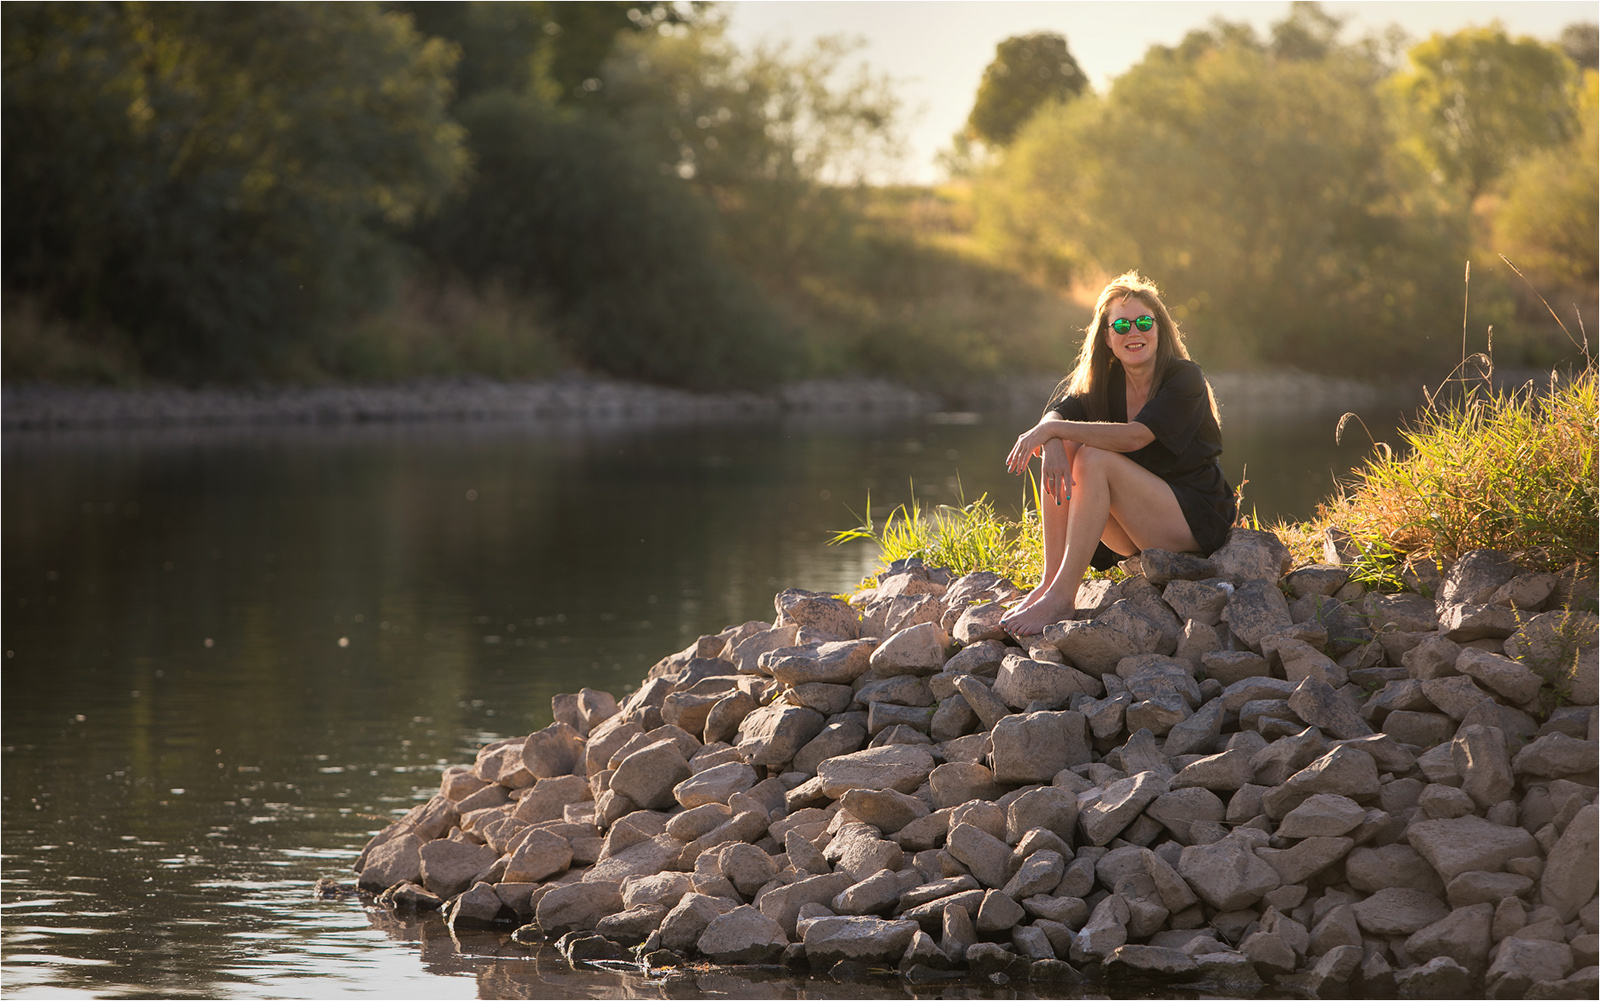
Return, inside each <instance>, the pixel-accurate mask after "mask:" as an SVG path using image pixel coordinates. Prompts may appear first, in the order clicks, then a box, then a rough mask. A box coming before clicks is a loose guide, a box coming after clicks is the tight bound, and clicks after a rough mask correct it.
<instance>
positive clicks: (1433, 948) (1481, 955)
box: [1406, 903, 1494, 971]
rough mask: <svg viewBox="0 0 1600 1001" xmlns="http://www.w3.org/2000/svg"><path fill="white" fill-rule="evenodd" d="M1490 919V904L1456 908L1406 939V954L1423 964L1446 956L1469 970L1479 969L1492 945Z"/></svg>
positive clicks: (1492, 910)
mask: <svg viewBox="0 0 1600 1001" xmlns="http://www.w3.org/2000/svg"><path fill="white" fill-rule="evenodd" d="M1493 919H1494V905H1493V904H1489V903H1481V904H1473V905H1471V906H1468V907H1458V908H1456V909H1455V910H1453V911H1451V912H1450V913H1449V914H1446V915H1445V916H1444V917H1442V918H1440V919H1439V920H1438V921H1435V922H1434V923H1433V924H1430V925H1428V926H1427V927H1425V928H1422V929H1419V930H1418V931H1416V932H1415V933H1413V934H1412V936H1411V937H1410V938H1408V939H1406V954H1407V955H1409V956H1410V957H1411V958H1412V959H1414V960H1418V961H1420V962H1424V963H1425V962H1427V961H1428V960H1430V959H1433V958H1434V957H1436V956H1448V957H1449V958H1451V959H1453V960H1455V961H1456V962H1457V963H1459V964H1460V965H1461V966H1463V967H1465V968H1466V969H1468V970H1472V971H1478V970H1482V969H1483V968H1484V967H1485V966H1486V965H1487V964H1488V961H1489V958H1488V957H1489V946H1490V945H1491V944H1493V943H1492V939H1491V938H1490V932H1489V927H1490V923H1491V922H1492V921H1493Z"/></svg>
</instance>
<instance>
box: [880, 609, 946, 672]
mask: <svg viewBox="0 0 1600 1001" xmlns="http://www.w3.org/2000/svg"><path fill="white" fill-rule="evenodd" d="M949 649H950V635H949V634H948V633H946V632H945V631H944V630H943V629H941V628H939V624H938V623H937V622H924V623H921V624H920V625H915V626H912V627H911V628H909V629H904V630H901V631H900V632H897V633H895V634H894V635H893V636H890V637H889V638H888V639H887V640H885V641H884V642H883V643H881V644H880V645H879V646H878V647H877V649H875V650H873V651H872V655H871V657H870V658H869V660H868V663H869V664H870V665H871V667H872V671H873V673H875V674H878V675H880V676H883V677H890V676H893V675H903V674H933V673H935V672H937V671H939V670H942V669H943V668H944V664H945V661H946V660H948V659H949V658H948V651H949Z"/></svg>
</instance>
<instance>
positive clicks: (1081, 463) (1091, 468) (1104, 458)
mask: <svg viewBox="0 0 1600 1001" xmlns="http://www.w3.org/2000/svg"><path fill="white" fill-rule="evenodd" d="M1121 458H1125V456H1123V455H1122V453H1120V452H1111V451H1107V450H1106V449H1103V448H1095V447H1094V446H1093V445H1084V446H1082V447H1080V448H1079V449H1078V451H1077V454H1076V455H1074V456H1073V457H1072V476H1073V478H1074V479H1078V478H1080V477H1082V476H1091V475H1093V474H1094V473H1095V472H1097V471H1103V470H1104V469H1105V468H1106V467H1107V466H1109V465H1110V464H1111V463H1112V462H1114V461H1116V460H1117V459H1121Z"/></svg>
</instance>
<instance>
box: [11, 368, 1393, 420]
mask: <svg viewBox="0 0 1600 1001" xmlns="http://www.w3.org/2000/svg"><path fill="white" fill-rule="evenodd" d="M1056 381H1057V380H1056V379H1055V378H1054V377H1037V378H1032V377H1021V378H1015V379H1006V380H999V381H980V382H974V383H973V384H972V385H970V386H967V387H965V388H963V389H960V390H958V391H952V392H951V393H949V394H947V398H941V397H939V396H936V395H935V394H933V393H930V392H927V391H925V390H919V389H915V388H912V387H908V386H904V385H901V384H898V383H895V382H891V381H888V380H885V379H867V378H847V379H817V380H808V381H804V382H795V383H789V384H786V385H783V386H779V387H776V388H774V389H772V390H770V391H767V392H763V393H754V392H723V393H693V392H689V391H687V390H681V389H670V388H666V387H662V386H650V385H645V384H642V383H630V382H621V381H617V380H611V379H603V378H592V377H588V376H583V375H576V374H575V375H569V376H566V377H563V378H559V379H551V380H545V381H541V382H520V383H517V382H495V381H492V380H486V379H461V380H431V381H419V382H412V383H404V384H396V385H373V386H320V387H280V388H263V389H248V388H238V387H212V388H200V389H187V388H181V387H175V386H166V387H150V388H142V389H125V388H104V387H101V388H96V387H87V388H85V387H75V388H68V387H55V386H46V385H24V384H11V385H7V386H5V388H4V391H3V393H0V427H3V428H4V430H6V431H42V430H73V429H105V428H119V429H121V428H164V427H174V428H178V427H223V426H250V425H341V424H370V423H415V422H425V421H435V422H436V421H513V422H515V421H521V422H530V421H571V420H582V421H608V420H643V421H651V422H661V423H670V422H683V421H707V420H710V421H718V420H721V421H726V420H742V419H748V418H752V417H758V418H770V417H777V416H781V415H841V416H849V415H885V416H904V415H917V414H925V413H935V412H939V411H942V410H950V409H958V410H988V411H1004V412H1013V411H1014V412H1016V413H1018V414H1026V415H1028V416H1037V415H1038V413H1039V412H1040V410H1042V409H1043V407H1044V405H1045V404H1046V403H1047V402H1048V401H1049V399H1050V394H1051V391H1052V389H1053V388H1054V387H1055V384H1056ZM1212 383H1213V385H1214V387H1215V389H1216V392H1217V396H1218V399H1219V400H1220V401H1221V402H1222V406H1223V407H1224V409H1227V408H1229V407H1234V408H1238V409H1240V410H1248V409H1252V408H1265V409H1269V410H1270V411H1271V412H1273V413H1307V412H1322V411H1333V412H1338V411H1339V410H1341V409H1345V410H1350V409H1359V408H1361V407H1368V406H1377V405H1379V404H1380V403H1382V402H1386V401H1391V400H1393V399H1395V398H1396V392H1395V390H1393V389H1392V388H1391V389H1383V388H1379V387H1373V386H1367V385H1364V384H1361V383H1355V382H1350V381H1348V380H1342V379H1335V378H1330V377H1327V376H1317V375H1309V374H1305V373H1297V372H1276V373H1266V374H1253V375H1242V374H1237V373H1221V374H1218V375H1216V376H1214V377H1213V378H1212ZM1416 395H1417V396H1418V399H1420V394H1416ZM1408 398H1409V397H1408Z"/></svg>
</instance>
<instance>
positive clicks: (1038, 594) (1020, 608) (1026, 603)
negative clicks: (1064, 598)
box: [1000, 584, 1044, 626]
mask: <svg viewBox="0 0 1600 1001" xmlns="http://www.w3.org/2000/svg"><path fill="white" fill-rule="evenodd" d="M1042 597H1044V585H1042V584H1041V585H1040V586H1039V587H1036V588H1034V589H1033V590H1032V591H1029V592H1028V593H1027V595H1026V596H1024V597H1023V599H1022V600H1021V601H1019V602H1017V603H1016V604H1015V605H1012V606H1011V607H1010V608H1008V609H1006V614H1004V615H1002V616H1000V625H1002V626H1004V625H1005V624H1006V623H1008V622H1010V621H1011V620H1012V619H1013V618H1015V617H1016V616H1018V615H1021V614H1022V613H1023V612H1024V611H1026V610H1027V609H1029V608H1032V607H1033V603H1034V602H1035V601H1038V600H1039V599H1040V598H1042Z"/></svg>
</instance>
